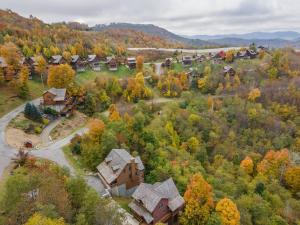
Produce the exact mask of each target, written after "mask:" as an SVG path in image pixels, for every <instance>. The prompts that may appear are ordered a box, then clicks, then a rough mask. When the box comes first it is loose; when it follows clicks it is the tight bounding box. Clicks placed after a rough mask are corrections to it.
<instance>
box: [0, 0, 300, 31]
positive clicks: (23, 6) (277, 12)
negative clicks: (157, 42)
mask: <svg viewBox="0 0 300 225" xmlns="http://www.w3.org/2000/svg"><path fill="white" fill-rule="evenodd" d="M0 8H1V9H11V10H13V11H15V12H17V13H19V14H20V15H22V16H25V17H28V16H29V15H33V16H36V17H38V18H40V19H42V20H43V21H45V22H47V23H52V22H61V21H66V22H68V21H77V22H82V23H86V24H89V25H90V26H92V25H95V24H108V23H111V22H129V23H143V24H154V25H158V26H161V27H163V28H166V29H168V30H170V31H172V32H174V33H177V34H180V35H199V34H231V33H238V34H241V33H247V32H254V31H287V30H293V31H298V32H300V13H299V11H300V0H0Z"/></svg>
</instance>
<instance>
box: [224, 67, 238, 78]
mask: <svg viewBox="0 0 300 225" xmlns="http://www.w3.org/2000/svg"><path fill="white" fill-rule="evenodd" d="M235 73H236V72H235V70H234V69H233V68H232V67H231V66H224V68H223V75H224V76H226V75H227V74H229V75H230V76H234V75H235Z"/></svg>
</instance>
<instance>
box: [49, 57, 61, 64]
mask: <svg viewBox="0 0 300 225" xmlns="http://www.w3.org/2000/svg"><path fill="white" fill-rule="evenodd" d="M51 58H52V63H54V64H58V63H59V62H60V60H62V56H61V55H53V56H52V57H51Z"/></svg>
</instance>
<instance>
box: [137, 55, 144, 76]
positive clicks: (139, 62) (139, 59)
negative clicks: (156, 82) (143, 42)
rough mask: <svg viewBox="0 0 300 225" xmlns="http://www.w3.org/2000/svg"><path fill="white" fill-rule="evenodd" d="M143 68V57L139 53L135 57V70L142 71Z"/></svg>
mask: <svg viewBox="0 0 300 225" xmlns="http://www.w3.org/2000/svg"><path fill="white" fill-rule="evenodd" d="M143 68H144V57H143V56H141V55H139V56H138V57H137V58H136V70H137V71H138V72H142V71H143Z"/></svg>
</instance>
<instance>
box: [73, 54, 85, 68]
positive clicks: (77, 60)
mask: <svg viewBox="0 0 300 225" xmlns="http://www.w3.org/2000/svg"><path fill="white" fill-rule="evenodd" d="M71 66H72V68H73V70H75V71H76V72H84V71H85V62H84V60H83V59H82V58H81V57H80V56H79V55H72V56H71Z"/></svg>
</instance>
